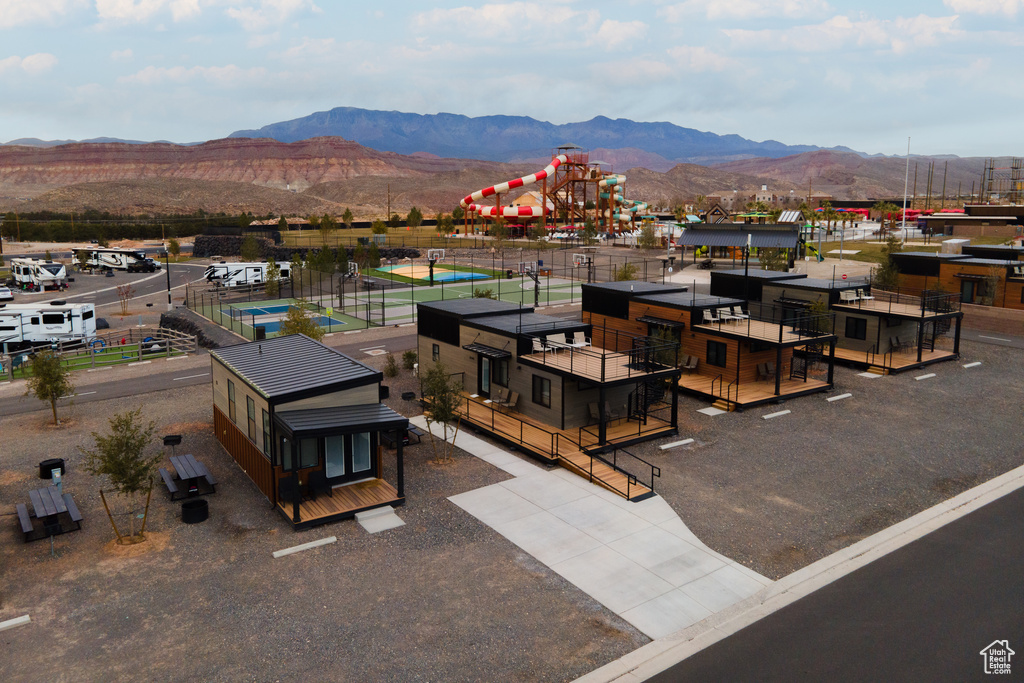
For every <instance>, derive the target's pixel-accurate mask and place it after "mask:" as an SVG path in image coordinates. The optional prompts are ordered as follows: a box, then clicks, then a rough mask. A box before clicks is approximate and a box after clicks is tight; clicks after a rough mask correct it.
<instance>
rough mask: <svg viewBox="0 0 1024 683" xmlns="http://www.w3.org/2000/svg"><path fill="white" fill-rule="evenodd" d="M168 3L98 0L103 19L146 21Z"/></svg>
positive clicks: (98, 8)
mask: <svg viewBox="0 0 1024 683" xmlns="http://www.w3.org/2000/svg"><path fill="white" fill-rule="evenodd" d="M166 4H168V3H167V0H137V1H136V0H96V14H97V15H99V18H100V20H101V21H123V22H129V21H136V22H138V21H145V20H147V19H149V18H150V17H151V16H153V15H154V14H156V13H157V12H159V11H160V10H161V9H163V8H164V6H165V5H166Z"/></svg>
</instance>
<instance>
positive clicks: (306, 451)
mask: <svg viewBox="0 0 1024 683" xmlns="http://www.w3.org/2000/svg"><path fill="white" fill-rule="evenodd" d="M318 442H319V439H301V440H300V441H299V468H303V467H316V464H317V463H318V462H320V458H319V453H318V452H317V443H318Z"/></svg>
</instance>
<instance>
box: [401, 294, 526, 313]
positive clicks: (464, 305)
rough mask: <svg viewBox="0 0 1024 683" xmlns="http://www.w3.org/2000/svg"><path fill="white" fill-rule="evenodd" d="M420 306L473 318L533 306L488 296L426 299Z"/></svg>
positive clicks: (524, 309)
mask: <svg viewBox="0 0 1024 683" xmlns="http://www.w3.org/2000/svg"><path fill="white" fill-rule="evenodd" d="M417 306H419V308H421V309H423V308H426V309H430V310H435V311H441V312H442V313H450V314H452V315H457V316H459V317H461V318H473V317H476V316H481V315H507V314H509V313H511V312H513V311H519V310H520V308H522V310H523V311H524V312H528V311H532V310H533V306H522V307H521V306H519V304H513V303H509V302H507V301H496V300H494V299H488V298H478V297H470V298H467V299H446V300H444V301H425V302H423V303H420V304H417Z"/></svg>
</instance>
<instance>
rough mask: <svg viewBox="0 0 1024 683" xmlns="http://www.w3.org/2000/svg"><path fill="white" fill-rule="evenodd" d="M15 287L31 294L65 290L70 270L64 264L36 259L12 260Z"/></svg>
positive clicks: (12, 276)
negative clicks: (49, 290) (47, 290)
mask: <svg viewBox="0 0 1024 683" xmlns="http://www.w3.org/2000/svg"><path fill="white" fill-rule="evenodd" d="M11 278H12V279H13V280H14V286H15V287H17V288H18V289H22V290H25V291H29V292H40V291H43V290H46V289H64V288H65V287H67V286H68V269H67V268H66V267H65V266H64V264H63V263H59V262H57V261H48V260H43V259H34V258H16V259H11Z"/></svg>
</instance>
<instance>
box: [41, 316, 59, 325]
mask: <svg viewBox="0 0 1024 683" xmlns="http://www.w3.org/2000/svg"><path fill="white" fill-rule="evenodd" d="M43 324H44V325H63V324H64V314H63V313H43Z"/></svg>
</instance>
